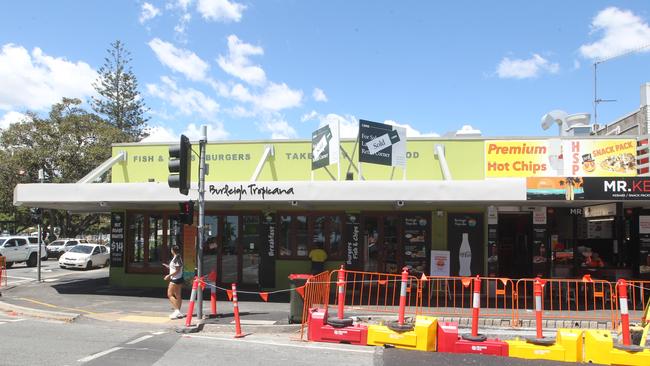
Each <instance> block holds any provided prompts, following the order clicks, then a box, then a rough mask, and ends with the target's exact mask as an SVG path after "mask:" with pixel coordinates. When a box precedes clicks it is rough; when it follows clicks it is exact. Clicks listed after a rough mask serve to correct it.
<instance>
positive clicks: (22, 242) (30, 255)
mask: <svg viewBox="0 0 650 366" xmlns="http://www.w3.org/2000/svg"><path fill="white" fill-rule="evenodd" d="M32 243H34V244H32ZM38 246H39V245H38V238H33V237H26V236H7V237H2V238H0V256H4V257H5V261H6V263H5V265H6V267H7V268H11V266H13V265H14V263H19V262H25V264H27V267H34V266H36V264H37V262H38ZM43 252H45V254H43ZM41 260H47V251H45V245H43V243H42V242H41Z"/></svg>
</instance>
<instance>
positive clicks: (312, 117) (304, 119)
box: [300, 111, 318, 122]
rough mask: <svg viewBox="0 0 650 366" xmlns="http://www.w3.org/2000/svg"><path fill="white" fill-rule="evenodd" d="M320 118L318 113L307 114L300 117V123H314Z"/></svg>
mask: <svg viewBox="0 0 650 366" xmlns="http://www.w3.org/2000/svg"><path fill="white" fill-rule="evenodd" d="M316 118H318V112H316V111H311V112H309V113H305V114H303V115H302V117H300V122H307V121H312V120H315V119H316Z"/></svg>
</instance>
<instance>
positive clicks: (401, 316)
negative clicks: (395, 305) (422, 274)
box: [397, 267, 409, 325]
mask: <svg viewBox="0 0 650 366" xmlns="http://www.w3.org/2000/svg"><path fill="white" fill-rule="evenodd" d="M408 278H409V271H408V268H406V267H404V268H402V288H401V289H400V293H399V313H398V314H397V323H398V324H399V325H404V311H405V310H406V286H407V284H408Z"/></svg>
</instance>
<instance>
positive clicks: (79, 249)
mask: <svg viewBox="0 0 650 366" xmlns="http://www.w3.org/2000/svg"><path fill="white" fill-rule="evenodd" d="M92 251H93V247H91V246H90V245H75V246H74V247H72V249H70V253H84V254H90V253H91V252H92Z"/></svg>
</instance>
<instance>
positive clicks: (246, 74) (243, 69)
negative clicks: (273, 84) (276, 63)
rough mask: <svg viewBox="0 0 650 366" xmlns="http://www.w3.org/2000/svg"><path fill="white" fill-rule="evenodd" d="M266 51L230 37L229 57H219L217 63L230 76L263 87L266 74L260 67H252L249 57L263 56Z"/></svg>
mask: <svg viewBox="0 0 650 366" xmlns="http://www.w3.org/2000/svg"><path fill="white" fill-rule="evenodd" d="M263 54H264V49H263V48H262V47H259V46H253V45H251V44H248V43H245V42H242V41H241V40H240V39H239V38H238V37H237V36H236V35H234V34H231V35H230V36H228V55H227V56H225V57H224V56H221V55H220V56H219V58H217V63H218V64H219V66H220V67H221V69H223V71H225V72H227V73H228V74H230V75H232V76H235V77H237V78H240V79H242V80H244V81H245V82H247V83H249V84H253V85H263V84H264V83H265V82H266V73H265V72H264V70H263V69H262V68H261V67H260V66H259V65H252V62H251V60H250V59H249V56H256V55H263Z"/></svg>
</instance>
